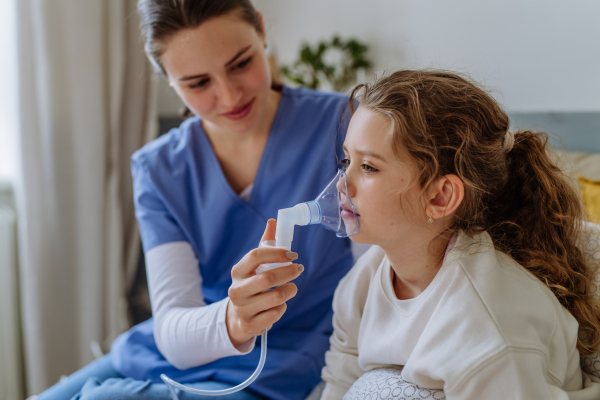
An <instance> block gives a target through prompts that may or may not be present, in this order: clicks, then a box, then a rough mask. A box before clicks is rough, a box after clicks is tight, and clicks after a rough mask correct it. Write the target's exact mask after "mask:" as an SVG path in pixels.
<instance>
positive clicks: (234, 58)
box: [225, 45, 252, 67]
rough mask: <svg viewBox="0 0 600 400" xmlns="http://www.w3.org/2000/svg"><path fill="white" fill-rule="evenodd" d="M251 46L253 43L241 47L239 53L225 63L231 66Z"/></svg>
mask: <svg viewBox="0 0 600 400" xmlns="http://www.w3.org/2000/svg"><path fill="white" fill-rule="evenodd" d="M250 47H252V45H250V46H246V47H244V48H243V49H241V50H240V51H238V52H237V54H236V55H235V57H233V58H232V59H231V61H229V62H228V63H227V64H225V66H226V67H229V66H230V65H231V64H233V63H234V62H235V61H236V60H237V59H238V58H240V57H241V55H242V54H244V53H245V52H247V51H248V49H249V48H250Z"/></svg>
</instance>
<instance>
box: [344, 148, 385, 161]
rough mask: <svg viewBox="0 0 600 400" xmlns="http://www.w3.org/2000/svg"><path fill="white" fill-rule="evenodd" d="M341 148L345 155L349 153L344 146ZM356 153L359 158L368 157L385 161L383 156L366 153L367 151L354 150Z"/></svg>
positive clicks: (370, 152)
mask: <svg viewBox="0 0 600 400" xmlns="http://www.w3.org/2000/svg"><path fill="white" fill-rule="evenodd" d="M342 148H343V149H344V151H345V152H346V153H349V151H348V149H347V148H346V146H343V147H342ZM356 153H358V154H360V155H361V156H370V157H373V158H377V159H379V160H381V161H385V158H383V156H380V155H379V154H377V153H373V152H372V151H367V150H356Z"/></svg>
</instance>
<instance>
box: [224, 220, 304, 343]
mask: <svg viewBox="0 0 600 400" xmlns="http://www.w3.org/2000/svg"><path fill="white" fill-rule="evenodd" d="M275 226H276V221H275V220H274V219H270V220H269V221H268V222H267V228H266V230H265V233H264V234H263V237H262V239H261V242H262V241H264V240H275ZM296 258H298V255H297V254H296V253H294V252H291V251H287V250H285V249H277V248H268V247H261V248H258V249H254V250H252V251H250V252H249V253H248V254H246V255H245V256H244V258H242V259H241V261H240V262H239V263H237V264H236V265H235V266H234V267H233V269H232V270H231V278H232V280H233V283H232V284H231V287H230V288H229V300H230V301H229V304H228V306H227V331H228V333H229V338H230V339H231V343H233V345H234V346H235V347H239V346H241V345H242V344H244V343H246V342H247V341H248V340H250V339H253V338H254V337H255V336H257V335H260V334H262V332H263V330H264V329H265V328H266V329H271V326H273V324H274V323H275V322H277V321H279V319H280V318H281V316H282V315H283V313H284V312H285V310H286V308H287V305H286V304H285V303H286V301H288V300H289V299H291V298H292V297H294V296H295V295H296V293H297V292H298V288H297V287H296V285H294V284H293V283H291V282H290V281H291V280H293V279H296V278H297V277H298V276H300V274H301V273H302V271H304V267H303V266H302V265H298V264H291V265H286V266H284V267H280V268H275V269H271V270H268V271H265V272H262V273H260V274H256V273H255V272H254V271H255V270H256V268H258V266H259V265H260V264H267V263H282V262H290V261H292V260H295V259H296ZM275 286H279V287H277V288H275V289H272V290H269V291H266V290H267V289H270V288H272V287H275ZM265 291H266V292H265Z"/></svg>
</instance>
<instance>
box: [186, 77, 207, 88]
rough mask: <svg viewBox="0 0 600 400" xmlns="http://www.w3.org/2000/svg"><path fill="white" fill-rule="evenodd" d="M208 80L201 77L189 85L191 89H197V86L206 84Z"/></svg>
mask: <svg viewBox="0 0 600 400" xmlns="http://www.w3.org/2000/svg"><path fill="white" fill-rule="evenodd" d="M208 81H209V80H208V79H202V80H200V81H198V82H196V83H193V84H191V85H190V86H189V87H190V88H192V89H199V88H202V87H204V86H206V84H207V83H208Z"/></svg>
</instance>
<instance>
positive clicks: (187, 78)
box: [177, 45, 252, 82]
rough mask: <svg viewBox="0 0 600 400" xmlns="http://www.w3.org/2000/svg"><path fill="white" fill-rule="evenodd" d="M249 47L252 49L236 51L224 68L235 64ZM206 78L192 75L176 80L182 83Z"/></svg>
mask: <svg viewBox="0 0 600 400" xmlns="http://www.w3.org/2000/svg"><path fill="white" fill-rule="evenodd" d="M250 47H252V45H250V46H246V47H244V48H243V49H241V50H240V51H238V52H237V53H236V55H235V56H234V57H233V58H232V59H231V60H230V61H228V62H227V64H225V67H229V66H230V65H231V64H233V63H235V62H236V61H237V59H238V58H240V57H241V56H242V54H244V53H245V52H247V51H248V50H249V49H250ZM206 76H208V74H199V75H192V76H184V77H182V78H179V79H177V80H178V81H179V82H182V81H189V80H192V79H198V78H204V77H206Z"/></svg>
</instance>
